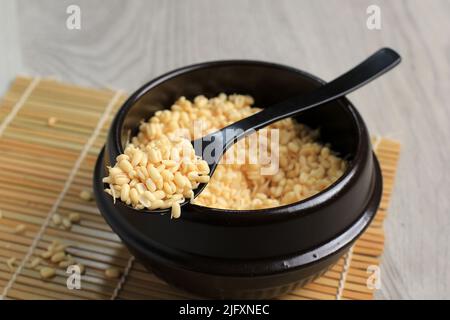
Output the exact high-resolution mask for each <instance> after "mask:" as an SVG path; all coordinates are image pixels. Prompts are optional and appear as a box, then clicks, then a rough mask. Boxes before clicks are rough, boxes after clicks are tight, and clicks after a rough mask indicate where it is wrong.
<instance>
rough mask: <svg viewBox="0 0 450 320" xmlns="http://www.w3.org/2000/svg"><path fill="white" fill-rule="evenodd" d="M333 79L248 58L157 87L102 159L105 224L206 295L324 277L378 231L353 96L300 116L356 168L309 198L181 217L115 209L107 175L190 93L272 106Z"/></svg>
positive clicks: (175, 74)
mask: <svg viewBox="0 0 450 320" xmlns="http://www.w3.org/2000/svg"><path fill="white" fill-rule="evenodd" d="M323 83H324V82H323V81H322V80H320V79H318V78H317V77H315V76H312V75H310V74H308V73H306V72H303V71H300V70H297V69H294V68H291V67H287V66H283V65H279V64H274V63H267V62H260V61H247V60H232V61H215V62H206V63H200V64H196V65H192V66H188V67H184V68H181V69H177V70H174V71H172V72H169V73H167V74H165V75H163V76H161V77H158V78H156V79H155V80H152V81H150V82H149V83H147V84H146V85H144V86H143V87H141V88H140V89H139V90H137V91H136V92H135V93H134V94H133V95H132V96H131V97H130V98H129V99H128V100H127V101H126V102H125V103H124V105H123V106H122V107H121V109H120V110H119V111H118V113H117V115H116V117H115V119H114V121H113V123H112V125H111V128H110V131H109V133H108V137H107V142H106V145H105V148H104V150H102V152H101V153H100V155H99V157H98V160H97V164H96V168H95V172H94V183H93V184H94V194H95V197H96V200H97V205H98V207H99V209H100V211H101V213H102V215H103V216H104V218H105V220H106V221H107V222H108V223H109V225H110V226H111V228H112V229H113V230H114V231H115V232H116V233H117V234H118V235H119V237H120V238H121V239H122V241H123V242H124V244H125V245H126V246H127V247H128V249H129V250H130V251H131V253H132V254H134V255H135V256H136V257H137V258H138V259H139V260H140V261H141V262H142V263H143V264H144V265H145V266H146V267H147V268H148V269H149V270H151V271H152V272H154V273H155V274H156V275H158V276H159V277H161V278H162V279H164V280H165V281H167V282H168V283H170V284H172V285H174V286H176V287H179V288H183V289H185V290H187V291H190V292H192V293H195V294H197V295H200V296H206V297H213V298H235V299H260V298H262V299H266V298H271V297H275V296H278V295H281V294H284V293H287V292H289V291H291V290H292V289H294V288H295V287H296V286H301V285H304V284H306V283H308V282H310V281H311V280H312V279H314V278H316V277H318V276H320V275H321V274H323V273H324V272H325V271H326V270H328V269H329V268H330V267H331V266H333V264H334V263H336V262H337V261H338V259H339V258H340V257H341V256H342V255H343V254H344V253H345V252H346V250H347V249H348V248H349V247H350V246H351V245H352V244H353V243H354V241H356V239H357V238H358V237H359V236H360V235H361V233H362V232H363V231H364V230H365V228H366V227H367V226H368V225H369V223H370V221H371V220H372V218H373V217H374V215H375V213H376V211H377V209H378V206H379V203H380V200H381V194H382V177H381V171H380V167H379V165H378V162H377V159H376V157H375V155H374V153H373V152H372V147H371V143H370V138H369V134H368V132H367V128H366V126H365V124H364V121H363V119H362V118H361V116H360V115H359V113H358V112H357V110H356V109H355V108H354V106H353V105H352V104H351V103H350V101H348V100H347V99H346V98H342V99H339V100H336V101H332V102H329V103H327V104H324V105H322V106H320V107H317V108H314V109H311V110H309V111H306V112H304V113H302V114H301V115H300V116H298V117H296V120H297V121H298V122H300V123H304V124H306V125H308V126H310V127H311V128H319V129H320V133H321V141H323V142H325V143H330V144H331V148H332V150H333V151H335V152H337V153H338V154H339V155H341V156H343V157H345V158H346V159H347V160H348V162H349V165H348V168H347V170H346V172H345V173H344V175H343V176H342V177H341V178H340V179H338V180H337V181H336V182H335V183H334V184H332V185H331V186H330V187H328V188H327V189H325V190H323V191H322V192H320V193H318V194H316V195H314V196H312V197H310V198H308V199H305V200H303V201H300V202H296V203H292V204H289V205H285V206H281V207H276V208H268V209H261V210H239V211H237V210H224V209H215V208H207V207H202V206H198V205H186V206H184V207H183V212H182V217H181V218H180V219H177V220H171V219H170V217H169V216H168V215H160V214H155V213H151V212H149V211H146V210H134V209H133V208H131V207H129V206H127V205H126V204H124V203H122V202H120V201H118V202H116V203H115V204H114V203H113V201H112V198H111V197H110V196H109V195H108V194H106V193H105V192H104V191H103V190H104V188H105V187H107V186H106V185H104V184H103V183H102V178H103V177H104V176H106V175H107V172H106V170H105V168H106V166H113V165H114V164H115V158H116V157H117V156H118V155H119V154H121V153H122V152H123V148H124V145H125V144H126V141H127V139H128V135H129V132H130V131H131V132H132V134H134V133H136V132H137V128H138V126H139V123H140V121H141V120H143V119H148V118H150V117H151V116H152V115H153V114H154V113H155V112H156V111H158V110H162V109H166V108H168V107H170V106H171V105H172V104H173V102H174V101H175V100H176V99H177V98H179V97H180V96H185V97H187V98H188V99H192V98H193V97H195V96H197V95H200V94H203V95H206V96H207V97H212V96H216V95H217V94H219V93H221V92H225V93H227V94H232V93H239V94H249V95H251V96H253V97H254V99H255V104H254V105H255V106H257V107H262V108H263V107H264V106H270V105H272V104H274V103H276V102H279V101H281V100H284V99H287V98H289V97H292V96H294V95H300V94H302V93H306V92H308V91H311V90H314V89H315V88H317V87H319V86H321V85H323Z"/></svg>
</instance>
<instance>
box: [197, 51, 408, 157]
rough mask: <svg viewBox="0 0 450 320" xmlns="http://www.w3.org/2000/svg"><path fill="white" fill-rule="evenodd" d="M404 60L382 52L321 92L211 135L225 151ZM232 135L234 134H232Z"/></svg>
mask: <svg viewBox="0 0 450 320" xmlns="http://www.w3.org/2000/svg"><path fill="white" fill-rule="evenodd" d="M400 61H401V57H400V55H399V54H398V53H397V52H395V51H394V50H392V49H390V48H383V49H380V50H378V51H377V52H375V53H374V54H373V55H371V56H370V57H368V58H367V59H366V60H364V61H363V62H361V63H360V64H359V65H357V66H356V67H354V68H353V69H351V70H349V71H348V72H346V73H344V74H343V75H341V76H340V77H338V78H336V79H334V80H333V81H331V82H328V83H326V84H325V85H323V86H321V87H319V88H318V89H316V90H313V91H311V92H308V93H306V94H303V95H301V96H297V97H293V98H290V99H288V100H285V101H282V102H280V103H278V104H275V105H272V106H270V107H268V108H265V109H263V110H262V111H260V112H258V113H256V114H254V115H252V116H250V117H247V118H244V119H242V120H240V121H237V122H235V123H233V124H231V125H229V126H227V127H225V128H223V129H222V130H220V131H217V132H214V133H212V134H210V136H213V137H214V138H213V140H216V138H218V139H219V141H221V142H222V147H223V148H222V150H223V152H225V150H226V149H228V147H230V146H231V145H232V144H233V143H234V142H235V141H237V140H239V139H241V138H243V137H245V136H246V135H248V134H250V133H252V132H254V131H255V130H258V129H260V128H263V127H266V126H268V125H270V124H272V123H274V122H276V121H278V120H281V119H284V118H288V117H292V116H295V115H297V114H299V113H300V112H303V111H305V110H308V109H310V108H312V107H315V106H317V105H320V104H324V103H326V102H329V101H331V100H334V99H336V98H339V97H342V96H344V95H346V94H347V93H349V92H352V91H354V90H356V89H358V88H360V87H362V86H363V85H365V84H366V83H368V82H370V81H372V80H374V79H375V78H377V77H379V76H380V75H382V74H384V73H385V72H387V71H389V70H391V69H392V68H393V67H395V66H396V65H398V64H399V63H400ZM230 132H233V133H234V134H230ZM204 138H206V140H210V139H211V137H208V136H206V137H204Z"/></svg>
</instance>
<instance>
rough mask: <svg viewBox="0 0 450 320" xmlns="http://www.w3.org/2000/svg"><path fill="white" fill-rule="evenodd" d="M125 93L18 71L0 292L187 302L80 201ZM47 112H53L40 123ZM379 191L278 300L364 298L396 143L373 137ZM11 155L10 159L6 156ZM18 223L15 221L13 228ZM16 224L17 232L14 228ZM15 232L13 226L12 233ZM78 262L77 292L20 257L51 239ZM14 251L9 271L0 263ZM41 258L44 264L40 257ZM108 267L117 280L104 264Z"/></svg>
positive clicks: (2, 170)
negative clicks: (333, 257)
mask: <svg viewBox="0 0 450 320" xmlns="http://www.w3.org/2000/svg"><path fill="white" fill-rule="evenodd" d="M125 98H126V97H125V95H123V94H122V93H120V92H113V91H111V90H101V89H91V88H85V87H78V86H74V85H70V84H65V83H61V82H57V81H54V80H50V79H37V78H26V77H17V78H16V79H15V81H14V82H13V83H12V85H11V87H10V90H9V91H8V92H7V93H6V94H5V96H4V97H3V99H2V100H1V102H0V128H2V129H1V131H0V132H1V133H2V134H0V148H1V149H2V151H3V152H2V154H1V155H0V193H1V194H2V195H3V198H2V200H1V201H0V292H2V293H3V296H2V298H3V299H192V298H194V299H195V298H198V297H195V296H193V295H191V294H189V293H186V292H184V291H181V290H178V289H176V288H173V287H171V286H169V285H167V284H166V283H165V282H164V281H162V280H161V279H159V278H157V277H156V276H155V275H154V274H152V273H151V272H148V271H147V270H146V269H145V268H144V267H143V265H142V264H141V263H140V262H139V261H135V260H134V257H133V256H132V255H130V253H129V252H128V251H127V250H126V248H125V247H124V246H123V245H122V244H121V242H120V239H119V238H118V237H117V235H115V234H114V233H113V232H112V231H111V229H110V228H109V226H108V225H107V224H106V223H105V222H104V220H103V218H102V217H101V215H100V214H99V212H98V210H97V208H96V206H95V203H94V202H93V201H85V200H82V199H80V196H79V194H80V192H81V191H83V190H91V188H92V182H91V176H92V170H93V166H94V163H95V159H96V157H97V154H98V152H99V151H100V148H101V147H102V145H103V143H104V140H105V138H106V132H107V129H108V127H109V125H110V122H111V121H112V118H113V116H114V114H115V112H116V111H117V109H118V108H119V107H120V105H121V104H122V103H123V102H124V100H125ZM50 117H55V118H57V122H56V124H55V125H52V126H51V125H49V124H48V123H47V122H48V119H49V118H50ZM373 144H374V149H375V151H376V153H377V156H378V159H379V160H380V163H381V167H382V171H383V178H384V190H383V198H382V202H381V206H380V209H379V210H378V212H377V215H376V217H375V219H374V220H373V222H372V224H371V225H370V227H369V228H368V229H367V230H366V232H365V233H364V234H363V235H362V236H361V238H360V239H359V240H358V241H357V242H356V243H355V245H354V246H353V247H352V249H351V251H350V252H349V253H348V254H347V255H345V256H344V257H342V258H341V259H340V260H339V261H338V263H337V264H336V265H334V266H333V267H332V268H330V270H329V271H327V272H326V273H325V274H324V275H323V276H322V277H320V278H318V279H316V280H314V281H313V282H312V283H310V284H308V285H307V286H305V287H303V288H299V289H296V290H294V291H293V292H291V293H290V294H288V295H285V296H283V297H280V298H279V299H295V300H304V299H371V298H372V297H373V290H371V289H368V287H367V285H366V282H367V278H368V273H367V268H368V267H370V266H379V264H380V255H381V254H382V251H383V247H384V232H383V228H382V227H383V220H384V219H385V217H386V213H387V208H388V205H389V201H390V197H391V193H392V189H393V182H394V178H395V171H396V166H397V160H398V156H399V148H400V146H399V144H398V143H397V142H395V141H391V140H387V139H384V138H379V139H375V140H374V141H373ZM12 159H14V160H12ZM73 213H77V214H79V215H80V216H81V221H80V223H79V224H74V225H73V226H72V227H71V228H70V230H64V229H63V228H61V227H60V226H57V225H55V224H54V223H53V221H52V219H51V217H52V216H53V215H54V214H58V215H60V216H63V217H67V216H68V215H69V214H73ZM19 227H20V228H19ZM21 228H24V230H22V231H20V230H19V229H21ZM17 230H19V231H20V232H18V231H17ZM54 240H58V241H61V242H62V243H64V244H65V245H67V252H68V253H69V254H71V255H72V256H73V257H74V258H75V259H76V261H77V262H78V263H82V264H83V265H85V266H86V272H85V274H84V275H83V276H82V288H81V290H69V289H68V288H67V285H66V280H67V276H68V275H67V274H66V272H65V270H63V269H62V268H58V269H57V271H56V276H55V277H54V278H52V279H50V280H43V279H41V277H40V275H39V270H37V269H36V268H32V267H31V266H30V265H29V262H30V261H31V260H33V259H34V258H35V257H38V256H40V255H41V254H42V253H43V252H45V251H46V248H47V246H48V245H49V244H50V243H52V241H54ZM10 258H15V259H16V263H15V265H14V270H10V269H9V267H8V265H7V263H6V262H7V261H8V260H9V259H10ZM41 264H42V265H51V264H49V263H47V262H42V263H41ZM112 267H113V268H117V269H119V270H120V271H121V275H120V276H119V277H118V278H108V277H107V276H106V275H105V270H106V269H108V268H112Z"/></svg>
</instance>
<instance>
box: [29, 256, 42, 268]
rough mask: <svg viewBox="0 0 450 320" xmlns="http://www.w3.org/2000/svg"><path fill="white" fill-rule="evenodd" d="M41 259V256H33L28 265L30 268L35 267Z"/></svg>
mask: <svg viewBox="0 0 450 320" xmlns="http://www.w3.org/2000/svg"><path fill="white" fill-rule="evenodd" d="M41 261H42V260H41V258H39V257H35V258H34V259H33V260H31V262H30V265H29V267H30V268H31V269H35V268H36V267H37V266H38V265H39V264H40V263H41Z"/></svg>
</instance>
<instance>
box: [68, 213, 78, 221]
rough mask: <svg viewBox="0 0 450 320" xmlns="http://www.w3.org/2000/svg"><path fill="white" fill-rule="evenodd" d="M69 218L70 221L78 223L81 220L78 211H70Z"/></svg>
mask: <svg viewBox="0 0 450 320" xmlns="http://www.w3.org/2000/svg"><path fill="white" fill-rule="evenodd" d="M69 220H70V222H72V223H78V222H80V220H81V216H80V214H79V213H78V212H72V213H70V214H69Z"/></svg>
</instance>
